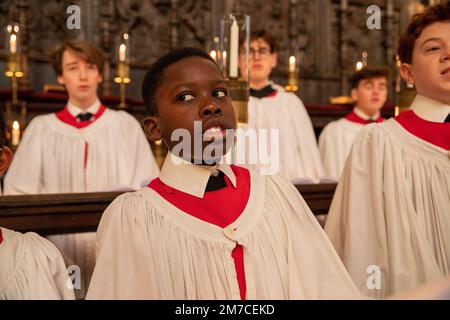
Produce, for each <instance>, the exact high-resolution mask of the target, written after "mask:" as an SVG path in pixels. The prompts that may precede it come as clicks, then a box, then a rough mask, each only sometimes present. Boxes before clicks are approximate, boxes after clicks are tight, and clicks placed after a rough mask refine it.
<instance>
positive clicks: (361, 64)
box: [356, 61, 363, 71]
mask: <svg viewBox="0 0 450 320" xmlns="http://www.w3.org/2000/svg"><path fill="white" fill-rule="evenodd" d="M362 68H363V63H362V62H361V61H358V62H357V63H356V71H361V70H362Z"/></svg>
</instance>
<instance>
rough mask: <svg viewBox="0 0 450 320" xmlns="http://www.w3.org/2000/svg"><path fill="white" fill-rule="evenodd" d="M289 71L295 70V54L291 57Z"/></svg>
mask: <svg viewBox="0 0 450 320" xmlns="http://www.w3.org/2000/svg"><path fill="white" fill-rule="evenodd" d="M289 71H290V72H294V71H295V57H294V56H290V57H289Z"/></svg>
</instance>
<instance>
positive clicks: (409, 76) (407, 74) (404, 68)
mask: <svg viewBox="0 0 450 320" xmlns="http://www.w3.org/2000/svg"><path fill="white" fill-rule="evenodd" d="M400 74H401V75H402V78H403V80H405V82H406V83H408V84H414V75H413V72H412V69H411V65H409V64H407V63H402V65H401V67H400Z"/></svg>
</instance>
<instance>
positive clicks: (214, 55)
mask: <svg viewBox="0 0 450 320" xmlns="http://www.w3.org/2000/svg"><path fill="white" fill-rule="evenodd" d="M209 55H210V56H211V58H213V59H214V61H216V58H217V53H216V50H212V51H211V52H210V54H209Z"/></svg>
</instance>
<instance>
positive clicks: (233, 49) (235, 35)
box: [230, 16, 239, 78]
mask: <svg viewBox="0 0 450 320" xmlns="http://www.w3.org/2000/svg"><path fill="white" fill-rule="evenodd" d="M232 19H233V23H232V24H231V41H230V78H237V76H238V55H239V26H238V24H237V21H236V18H235V17H233V16H232Z"/></svg>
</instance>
